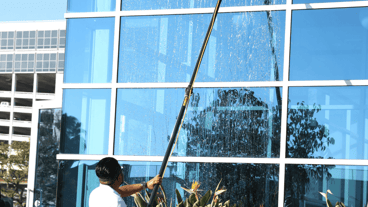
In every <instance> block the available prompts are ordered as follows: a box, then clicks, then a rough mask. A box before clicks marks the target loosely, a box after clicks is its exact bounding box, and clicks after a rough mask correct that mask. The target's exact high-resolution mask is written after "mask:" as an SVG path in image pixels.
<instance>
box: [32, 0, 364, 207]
mask: <svg viewBox="0 0 368 207" xmlns="http://www.w3.org/2000/svg"><path fill="white" fill-rule="evenodd" d="M319 3H324V4H319ZM215 4H216V1H209V0H198V1H194V0H190V1H160V0H157V1H146V0H139V1H136V0H135V1H130V0H127V1H120V0H101V1H94V0H85V1H83V3H82V1H78V0H69V1H68V12H67V13H66V14H65V17H66V18H67V28H68V31H67V33H66V48H65V71H64V84H63V85H62V88H63V107H62V114H63V115H62V117H63V119H62V124H61V137H60V152H59V153H58V154H57V160H58V161H59V168H58V190H57V206H88V199H89V194H90V192H91V191H92V190H93V189H94V188H96V187H97V186H98V185H99V183H98V178H97V177H96V175H95V172H94V167H95V165H96V163H97V162H98V160H100V159H102V158H103V157H106V156H114V157H116V158H117V159H118V160H119V162H120V164H121V165H122V167H123V168H122V170H123V172H124V176H125V180H126V181H127V182H128V183H140V182H142V181H148V180H149V179H150V178H152V177H154V176H155V175H156V174H158V171H159V168H160V164H161V161H162V159H163V156H164V154H165V151H166V147H167V145H168V142H169V137H170V135H171V131H172V129H173V127H174V123H175V120H176V117H177V115H178V112H179V109H180V106H181V103H182V101H183V99H184V91H185V87H186V86H187V83H186V82H188V81H189V80H190V77H191V74H192V72H193V69H194V66H195V64H196V61H197V56H198V54H199V51H200V48H201V46H202V42H203V39H204V37H205V34H206V31H207V28H208V24H209V22H210V19H211V13H210V12H211V11H212V10H213V8H214V6H215ZM365 6H367V2H365V1H356V2H354V3H352V2H342V1H329V0H325V1H323V0H295V1H294V2H292V1H284V0H274V1H235V0H223V2H222V5H221V8H220V13H219V14H218V16H217V19H216V23H215V25H214V29H213V32H212V34H211V38H210V40H209V42H208V45H207V50H206V52H205V54H204V58H203V61H202V64H201V67H200V69H199V73H198V76H197V78H196V83H195V85H194V89H193V95H192V97H191V101H190V105H189V106H188V109H187V113H186V117H185V119H184V121H183V125H182V128H181V130H180V134H179V136H178V141H177V144H176V147H175V149H174V151H173V156H172V157H171V159H170V162H169V164H168V169H167V171H166V174H165V176H164V187H165V189H167V194H168V197H169V198H175V195H174V192H175V189H178V190H179V191H180V192H181V193H182V194H183V195H184V196H185V197H187V196H188V195H187V194H186V193H185V192H184V190H183V189H182V188H181V187H185V188H188V187H190V186H191V183H192V182H193V181H199V182H201V183H202V185H201V189H203V190H209V189H211V190H215V188H216V186H217V184H218V183H219V182H220V180H222V181H221V182H222V184H221V185H223V186H224V187H225V188H226V189H227V192H226V193H225V194H223V195H222V199H223V201H226V200H230V201H231V203H236V204H237V205H238V206H278V207H281V206H300V207H301V206H309V207H312V206H325V205H326V204H325V201H324V200H323V198H322V196H321V195H320V194H319V192H326V191H327V190H328V189H330V190H331V191H332V192H333V193H334V196H331V197H330V198H331V201H332V203H336V201H342V202H344V203H345V204H346V205H347V206H363V205H366V204H367V201H368V165H367V160H368V142H367V140H368V121H367V120H368V118H367V117H368V111H367V108H368V107H367V105H368V99H367V94H368V88H367V86H368V81H367V78H368V76H367V75H368V74H367V73H366V71H367V69H368V68H367V67H368V64H367V62H366V56H367V49H366V47H367V41H366V39H367V37H368V36H367V35H368V33H367V25H366V19H367V18H368V9H367V7H365ZM133 14H134V15H133ZM71 189H72V190H71ZM125 201H126V203H127V204H128V205H133V201H132V198H125ZM32 202H33V201H32Z"/></svg>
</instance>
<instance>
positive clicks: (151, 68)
mask: <svg viewBox="0 0 368 207" xmlns="http://www.w3.org/2000/svg"><path fill="white" fill-rule="evenodd" d="M210 18H211V15H210V14H203V15H199V14H198V15H169V16H147V17H122V18H121V34H120V53H119V73H118V81H119V82H188V81H189V79H190V76H191V74H192V73H193V69H194V66H195V64H196V61H197V58H198V54H199V51H200V48H201V46H202V43H203V39H204V37H205V34H206V31H207V27H208V24H209V22H210ZM284 30H285V12H283V11H272V12H248V13H221V14H219V15H218V17H217V20H216V23H215V25H214V29H213V32H212V34H211V38H210V40H209V42H208V45H207V49H206V52H205V54H204V57H203V61H202V64H201V68H200V69H199V73H198V76H197V81H202V82H217V81H275V80H282V68H283V54H284V52H283V51H284V49H283V47H284Z"/></svg>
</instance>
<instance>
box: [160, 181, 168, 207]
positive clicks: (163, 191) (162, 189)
mask: <svg viewBox="0 0 368 207" xmlns="http://www.w3.org/2000/svg"><path fill="white" fill-rule="evenodd" d="M160 188H161V191H162V195H163V196H164V202H165V205H166V203H167V199H166V193H165V190H164V187H162V185H160Z"/></svg>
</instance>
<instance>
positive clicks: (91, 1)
mask: <svg viewBox="0 0 368 207" xmlns="http://www.w3.org/2000/svg"><path fill="white" fill-rule="evenodd" d="M115 5H116V1H115V0H68V8H67V12H104V11H115Z"/></svg>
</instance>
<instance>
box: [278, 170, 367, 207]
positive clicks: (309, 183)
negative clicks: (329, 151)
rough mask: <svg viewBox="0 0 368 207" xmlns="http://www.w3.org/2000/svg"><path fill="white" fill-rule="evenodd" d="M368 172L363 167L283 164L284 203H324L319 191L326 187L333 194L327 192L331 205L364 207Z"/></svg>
mask: <svg viewBox="0 0 368 207" xmlns="http://www.w3.org/2000/svg"><path fill="white" fill-rule="evenodd" d="M367 172H368V167H363V166H341V165H337V166H334V165H330V166H328V165H286V172H285V173H286V175H285V177H287V178H288V179H285V181H286V182H285V206H296V207H304V206H326V200H325V199H324V198H323V197H322V195H321V194H320V193H319V192H323V193H326V191H327V190H331V192H332V193H333V195H331V194H329V195H328V199H329V200H330V201H331V203H333V204H335V203H336V202H337V201H339V202H343V203H344V204H345V206H366V205H367V203H368V200H367V197H368V191H367V186H368V179H367V178H368V173H367ZM296 183H297V185H296Z"/></svg>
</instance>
